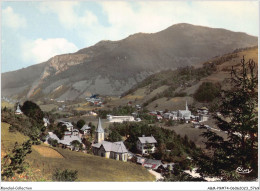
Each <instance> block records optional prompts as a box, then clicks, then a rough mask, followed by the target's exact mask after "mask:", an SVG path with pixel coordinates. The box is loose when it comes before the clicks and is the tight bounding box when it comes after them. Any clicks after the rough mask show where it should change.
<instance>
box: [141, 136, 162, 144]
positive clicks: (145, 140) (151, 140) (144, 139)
mask: <svg viewBox="0 0 260 191" xmlns="http://www.w3.org/2000/svg"><path fill="white" fill-rule="evenodd" d="M138 139H139V141H140V142H141V143H157V141H156V140H155V138H154V137H153V136H151V137H138Z"/></svg>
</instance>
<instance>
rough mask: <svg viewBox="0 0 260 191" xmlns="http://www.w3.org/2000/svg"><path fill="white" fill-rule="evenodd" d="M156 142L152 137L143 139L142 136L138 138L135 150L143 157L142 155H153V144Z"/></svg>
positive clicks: (154, 148)
mask: <svg viewBox="0 0 260 191" xmlns="http://www.w3.org/2000/svg"><path fill="white" fill-rule="evenodd" d="M156 143H157V141H156V140H155V138H154V137H153V136H150V137H145V136H144V135H143V136H142V137H138V140H137V143H136V147H137V150H138V151H139V152H140V153H141V154H142V155H143V154H149V153H154V152H155V150H156V147H155V144H156Z"/></svg>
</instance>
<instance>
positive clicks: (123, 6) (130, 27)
mask: <svg viewBox="0 0 260 191" xmlns="http://www.w3.org/2000/svg"><path fill="white" fill-rule="evenodd" d="M258 8H259V5H258V1H147V0H146V1H135V2H133V1H90V0H89V1H36V2H32V1H4V2H2V4H1V72H2V73H3V72H7V71H13V70H17V69H21V68H25V67H28V66H30V65H33V64H37V63H41V62H44V61H47V60H48V59H50V58H51V57H53V56H55V55H59V54H64V53H73V52H76V51H78V50H79V49H82V48H85V47H89V46H92V45H94V44H96V43H97V42H99V41H101V40H121V39H123V38H126V37H127V36H129V35H131V34H134V33H138V32H144V33H154V32H159V31H161V30H164V29H166V28H167V27H169V26H172V25H174V24H177V23H190V24H194V25H202V26H208V27H213V28H225V29H228V30H232V31H236V32H245V33H247V34H250V35H254V36H258V34H259V32H258V30H259V10H258Z"/></svg>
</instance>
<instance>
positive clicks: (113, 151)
mask: <svg viewBox="0 0 260 191" xmlns="http://www.w3.org/2000/svg"><path fill="white" fill-rule="evenodd" d="M104 139H105V132H104V129H103V128H102V124H101V120H100V118H99V120H98V126H97V129H96V132H95V140H94V143H93V144H92V150H93V154H94V155H98V156H101V157H105V158H111V159H115V160H121V161H124V162H126V161H127V157H128V150H127V149H126V147H125V145H124V143H123V141H119V142H109V141H105V140H104Z"/></svg>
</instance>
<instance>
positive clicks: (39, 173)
mask: <svg viewBox="0 0 260 191" xmlns="http://www.w3.org/2000/svg"><path fill="white" fill-rule="evenodd" d="M9 126H10V125H9V124H7V123H1V129H2V130H1V131H2V132H1V136H2V137H1V143H2V145H1V146H2V149H1V155H3V156H4V155H5V154H8V153H10V152H11V150H12V148H13V146H14V144H15V142H16V141H17V142H18V143H20V144H21V143H22V142H24V141H26V140H28V137H26V136H24V135H22V134H21V133H19V132H14V133H12V132H9V131H8V128H9ZM26 162H28V163H29V165H30V168H29V169H28V171H27V173H26V176H28V179H21V181H51V180H52V174H53V173H54V172H55V170H56V169H59V170H65V169H69V170H77V171H78V180H77V181H82V182H88V181H91V182H99V181H102V182H104V181H117V182H124V181H134V182H137V181H143V182H148V181H155V177H154V176H153V175H151V174H150V173H149V172H148V171H147V170H146V169H145V168H144V167H142V166H140V165H137V164H134V163H131V162H126V163H125V162H121V161H116V160H113V159H106V158H102V157H99V156H94V155H90V154H85V153H82V152H76V151H71V150H69V149H62V148H57V147H50V146H48V145H45V144H41V145H34V146H32V153H30V154H29V155H27V156H26Z"/></svg>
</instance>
